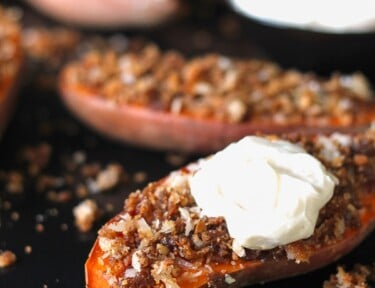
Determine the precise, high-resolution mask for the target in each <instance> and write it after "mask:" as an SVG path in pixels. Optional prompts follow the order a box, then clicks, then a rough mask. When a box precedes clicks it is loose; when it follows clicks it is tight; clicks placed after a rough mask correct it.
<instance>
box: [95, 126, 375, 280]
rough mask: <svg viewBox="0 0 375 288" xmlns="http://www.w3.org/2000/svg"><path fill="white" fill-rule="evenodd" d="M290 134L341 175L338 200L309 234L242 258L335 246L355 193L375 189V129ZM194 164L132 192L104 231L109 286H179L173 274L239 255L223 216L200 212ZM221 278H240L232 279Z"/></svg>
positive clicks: (303, 256) (299, 257)
mask: <svg viewBox="0 0 375 288" xmlns="http://www.w3.org/2000/svg"><path fill="white" fill-rule="evenodd" d="M288 137H289V138H288V140H290V141H292V142H295V143H297V144H299V145H301V146H303V147H304V148H305V149H306V150H307V151H308V152H309V153H311V154H313V155H314V156H316V157H317V158H318V159H319V160H320V161H322V162H323V163H324V165H325V166H326V167H327V168H328V169H329V170H330V171H331V172H332V173H333V174H334V175H335V176H336V177H337V178H338V179H339V184H338V186H337V187H336V189H335V192H334V196H333V198H332V199H331V200H330V201H329V203H328V204H327V205H326V206H325V207H324V208H323V209H321V211H320V214H319V218H318V222H317V225H316V228H315V231H314V234H313V235H312V236H311V237H309V238H308V239H304V240H300V241H296V242H294V243H290V244H287V245H285V246H280V247H277V248H274V249H271V250H266V251H263V250H262V251H258V250H250V249H244V256H243V257H241V258H242V260H243V261H246V260H259V261H263V260H267V259H273V260H276V259H280V260H283V259H290V260H292V261H295V262H297V263H299V262H306V261H309V258H310V255H311V254H312V253H313V252H314V250H315V249H318V248H319V247H321V246H322V245H331V244H335V243H337V241H340V240H341V239H343V237H344V234H345V232H346V231H348V230H350V229H352V228H353V229H354V228H358V226H359V225H360V221H361V220H360V213H361V212H360V211H361V203H360V202H359V198H358V196H359V194H360V193H373V191H368V189H367V187H368V185H369V184H370V183H371V182H372V181H374V180H375V179H374V176H373V168H372V167H373V165H374V163H375V149H374V148H375V134H374V132H373V131H368V133H367V134H366V135H365V136H353V137H350V139H346V138H345V137H346V136H345V135H342V134H334V135H332V136H329V137H328V136H316V138H315V139H311V138H307V137H302V136H295V135H294V136H288ZM321 137H325V138H321ZM322 139H324V140H322ZM327 149H328V150H334V151H336V155H337V157H327V153H326V150H327ZM358 155H360V157H359V158H360V161H358V159H357V158H358ZM365 155H366V156H365ZM363 157H367V158H366V160H364V159H363ZM337 158H339V159H340V161H339V162H337ZM194 167H195V166H194V165H190V166H188V167H187V168H184V169H182V170H179V171H177V172H173V173H171V174H170V175H169V176H168V177H167V178H165V179H163V180H161V181H159V182H155V183H151V184H149V185H148V186H147V187H146V188H144V189H143V190H142V191H140V190H139V191H136V192H134V193H132V194H130V196H129V197H128V199H127V200H126V201H125V204H124V211H123V212H122V213H120V214H119V215H117V216H116V217H115V218H113V219H112V220H111V221H109V222H108V223H107V224H106V225H105V226H103V227H102V229H100V231H99V237H98V241H99V242H98V243H99V247H100V249H101V250H102V252H103V256H102V257H101V258H100V259H101V261H103V263H104V261H109V262H107V263H111V264H110V265H107V266H106V267H107V270H106V272H105V275H106V276H105V277H107V279H109V280H108V281H109V282H110V283H111V287H140V286H145V287H146V286H152V287H178V285H177V282H176V279H182V278H184V277H192V275H191V274H189V273H190V271H191V273H197V272H199V271H197V270H194V269H197V267H210V265H215V264H218V263H231V262H232V261H239V260H241V259H240V257H239V256H238V255H237V254H236V253H234V251H233V249H234V247H232V242H233V239H232V238H231V237H230V235H229V234H228V231H227V227H226V223H225V219H224V218H223V217H206V216H204V215H201V214H200V209H199V208H198V207H197V206H196V204H195V202H194V199H193V197H192V195H191V193H190V190H189V186H188V181H187V177H189V175H190V174H191V173H193V171H194V169H196V168H194ZM207 269H208V268H207ZM121 271H125V272H124V273H123V272H121ZM216 277H217V275H216ZM223 277H224V276H223ZM216 280H217V279H216ZM222 280H223V281H225V282H226V283H233V282H234V281H236V279H235V278H232V277H228V276H226V277H225V279H224V278H223V279H222ZM210 281H211V280H210ZM212 281H215V280H214V279H212Z"/></svg>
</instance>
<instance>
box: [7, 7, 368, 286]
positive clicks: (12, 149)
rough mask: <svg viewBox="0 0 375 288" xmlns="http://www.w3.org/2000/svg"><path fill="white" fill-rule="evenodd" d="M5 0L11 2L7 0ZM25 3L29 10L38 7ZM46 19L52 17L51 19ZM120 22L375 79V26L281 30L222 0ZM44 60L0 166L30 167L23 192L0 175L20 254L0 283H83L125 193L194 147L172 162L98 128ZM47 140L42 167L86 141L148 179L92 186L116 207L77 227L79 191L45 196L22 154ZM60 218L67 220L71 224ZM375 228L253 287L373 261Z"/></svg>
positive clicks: (193, 49)
mask: <svg viewBox="0 0 375 288" xmlns="http://www.w3.org/2000/svg"><path fill="white" fill-rule="evenodd" d="M192 2H194V1H192ZM5 3H7V4H14V2H11V1H5ZM16 4H18V3H16ZM25 8H26V9H27V12H26V14H27V15H29V14H30V13H34V12H32V11H29V10H30V9H29V8H28V7H25ZM33 15H34V16H33V17H35V14H33ZM33 17H32V18H33ZM37 17H40V15H37ZM41 19H43V20H42V21H45V23H51V22H50V20H49V19H45V18H41ZM25 25H30V24H29V23H27V24H25ZM88 32H90V33H92V32H93V31H88ZM111 32H112V31H105V32H102V33H103V34H110V33H111ZM115 32H116V33H123V34H125V35H129V36H143V37H146V38H148V39H151V40H154V41H156V42H157V43H158V44H159V45H161V46H162V47H164V48H175V49H178V50H180V51H182V52H183V53H186V54H187V55H194V54H199V53H204V52H220V53H224V54H227V55H232V56H237V57H249V56H256V57H266V58H270V59H273V60H276V61H277V62H279V63H281V64H282V65H283V66H285V67H296V68H298V69H301V70H310V69H313V70H314V71H315V72H317V73H319V74H322V75H323V74H329V73H331V72H333V71H336V70H340V71H344V72H354V71H357V70H360V71H363V72H364V73H365V74H366V75H367V76H368V77H369V78H370V79H371V80H373V79H374V77H375V73H374V71H375V70H374V67H375V62H374V57H375V56H374V53H373V51H374V50H373V48H374V46H375V45H374V41H375V37H374V35H372V34H371V33H368V34H365V35H330V34H318V33H310V32H303V31H298V30H279V29H277V28H274V27H268V26H264V25H261V24H259V23H255V22H252V21H250V20H247V19H243V18H241V17H240V16H238V15H236V14H235V13H233V12H231V11H230V10H229V8H228V7H226V6H225V4H223V3H222V2H221V1H202V2H200V1H196V2H194V4H193V7H192V8H191V11H190V13H189V14H188V15H187V16H186V17H184V18H183V19H181V20H178V21H175V22H173V23H170V24H169V25H165V26H163V27H159V28H155V29H154V30H147V31H137V30H131V31H130V30H127V31H115ZM42 70H43V69H41V68H40V67H38V65H36V66H32V68H31V69H30V67H29V68H27V69H25V71H24V73H25V77H24V81H23V82H24V83H23V85H22V87H21V88H20V91H19V93H18V94H19V101H18V106H17V110H16V112H15V114H14V115H13V118H12V121H11V123H10V125H9V127H8V129H7V131H6V133H5V135H4V138H3V140H2V142H0V174H1V172H4V173H9V171H21V172H22V173H23V175H25V178H24V191H23V192H22V193H20V194H11V193H9V192H7V191H6V189H5V184H4V182H1V181H0V197H1V200H2V203H3V204H4V203H5V202H7V203H10V204H11V207H5V206H4V205H1V206H0V217H1V218H0V220H1V226H0V250H7V249H9V250H11V251H13V252H15V254H16V255H17V262H16V264H15V265H13V266H11V267H9V268H6V269H0V287H1V288H18V287H36V288H38V287H40V288H42V287H49V288H52V287H69V288H78V287H84V285H85V284H84V270H83V265H84V262H85V260H86V258H87V255H88V253H89V251H90V248H91V246H92V244H93V242H94V240H95V238H96V231H97V229H98V228H99V227H100V225H102V224H103V223H104V222H105V221H107V220H108V219H109V218H110V217H111V216H112V215H114V214H115V213H116V212H117V211H119V210H120V209H121V207H122V203H123V200H124V199H125V197H126V195H127V194H128V193H129V192H131V191H134V190H135V189H136V188H142V187H143V186H144V185H145V184H146V183H147V182H148V181H152V180H156V179H158V178H160V177H163V176H164V175H166V174H167V173H168V172H169V171H171V170H173V169H177V168H178V167H179V165H183V164H184V163H187V162H189V161H191V160H193V159H194V158H196V157H197V156H189V157H184V158H183V161H181V162H180V163H178V164H174V165H173V164H171V163H170V161H168V157H169V156H170V153H165V152H155V151H150V150H143V149H141V148H136V147H131V146H128V145H126V144H121V143H115V142H114V141H111V140H108V139H104V138H102V137H101V136H99V135H97V134H95V133H94V132H93V131H91V130H90V129H88V128H86V127H84V126H83V125H81V124H80V122H79V121H77V119H75V118H74V117H73V116H72V115H70V114H69V112H68V111H66V110H65V108H64V106H63V105H62V103H61V102H60V99H59V97H58V93H57V92H56V91H55V90H54V89H52V90H51V89H45V88H43V87H41V86H40V85H39V84H38V83H37V81H36V79H37V78H40V75H42V73H43V72H45V71H42ZM49 76H51V75H49ZM41 143H48V144H49V145H50V146H51V147H52V157H51V159H50V164H49V165H48V167H47V168H46V169H45V170H44V171H43V173H47V174H51V175H61V174H62V173H64V171H65V170H64V169H65V168H64V166H63V164H62V163H63V159H64V158H66V157H71V155H72V154H73V153H74V152H76V151H84V152H85V153H86V155H87V162H88V163H94V162H97V163H100V164H101V165H103V166H105V165H106V164H107V163H110V162H118V163H121V164H122V165H123V167H124V169H125V170H126V172H127V174H128V175H130V179H131V177H132V175H134V174H135V173H137V172H139V171H143V172H146V175H147V179H146V180H145V181H144V182H143V183H136V182H134V181H132V180H129V181H127V182H126V183H124V184H122V185H120V186H119V187H117V188H116V189H112V190H111V191H109V192H107V193H105V194H97V195H89V196H90V197H89V198H94V199H96V200H98V202H99V203H100V206H101V208H103V207H106V206H107V205H108V203H110V204H112V205H113V207H114V210H113V211H112V212H108V211H107V212H105V213H104V214H103V215H102V216H101V218H100V220H99V221H98V222H97V223H96V224H95V227H94V228H93V229H92V230H91V231H90V232H87V233H82V232H79V231H78V230H77V229H76V227H75V226H74V223H73V221H74V219H73V215H72V208H73V207H74V206H75V205H76V204H77V203H78V202H80V201H81V199H78V198H77V197H73V198H72V199H71V200H70V201H68V202H67V203H54V202H52V201H50V200H48V199H47V197H46V194H45V193H38V192H37V191H36V190H35V179H34V178H33V177H31V176H28V175H27V167H26V165H25V163H24V162H22V161H21V160H20V153H21V151H22V150H23V149H24V148H25V147H29V146H32V147H35V146H37V145H40V144H41ZM56 211H57V212H56ZM14 212H17V213H18V214H19V216H20V218H19V220H17V221H15V220H14V219H12V216H11V215H12V214H13V215H14ZM56 214H57V215H56ZM38 223H39V224H42V225H43V227H44V231H43V232H37V231H36V225H37V224H38ZM62 225H66V227H67V230H66V231H65V230H63V229H62V228H61V227H62ZM374 237H375V236H374V235H372V236H370V237H369V238H367V240H365V241H364V242H363V243H362V244H361V245H360V246H359V247H358V248H357V249H355V250H354V251H353V252H352V253H350V254H349V255H348V256H346V257H344V258H342V259H341V260H339V261H338V262H337V263H333V264H332V265H330V266H328V267H326V268H324V269H321V270H319V271H316V272H313V273H310V274H308V275H305V276H300V277H295V278H292V279H287V280H282V281H278V282H274V283H270V284H265V285H259V286H255V287H264V288H271V287H289V288H291V287H321V286H322V283H323V281H324V280H325V279H328V277H329V274H331V273H334V272H335V271H336V267H337V264H340V265H345V266H346V267H348V268H350V267H351V266H352V265H353V264H354V263H359V262H361V263H364V264H368V263H372V262H373V261H374V256H375V254H374V253H375V252H374V244H373V242H374V240H375V238H374ZM28 245H29V246H31V247H32V252H31V253H30V254H27V253H25V251H24V249H25V246H28ZM44 285H46V286H44Z"/></svg>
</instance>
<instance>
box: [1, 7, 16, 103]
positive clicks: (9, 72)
mask: <svg viewBox="0 0 375 288" xmlns="http://www.w3.org/2000/svg"><path fill="white" fill-rule="evenodd" d="M18 12H19V11H18V10H16V9H5V8H2V7H1V6H0V91H1V90H2V89H4V88H6V87H7V85H8V83H9V81H10V79H12V78H13V77H14V75H15V74H16V72H17V69H18V68H19V64H20V53H21V51H20V27H19V25H18V20H19V13H18ZM1 96H2V93H0V100H1Z"/></svg>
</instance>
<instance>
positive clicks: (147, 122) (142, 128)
mask: <svg viewBox="0 0 375 288" xmlns="http://www.w3.org/2000/svg"><path fill="white" fill-rule="evenodd" d="M68 69H69V67H68V68H66V69H65V70H64V71H62V73H61V74H60V80H59V89H60V94H61V96H62V99H63V101H64V102H65V104H66V106H67V107H68V108H69V110H70V111H72V113H73V114H75V115H76V116H77V117H78V118H79V119H80V120H82V121H83V122H84V123H86V124H87V125H88V126H90V127H92V128H93V129H95V130H96V131H98V132H100V133H101V134H103V135H106V136H108V137H110V138H113V139H117V140H120V141H123V142H125V143H130V144H132V145H137V146H141V147H146V148H152V149H156V150H172V151H173V150H174V151H180V152H186V153H211V152H215V151H217V150H220V149H222V148H224V147H225V146H227V145H228V144H230V143H231V142H234V141H237V140H239V139H241V138H242V137H244V136H246V135H250V134H255V133H258V132H260V133H266V134H282V133H287V132H293V133H306V134H310V133H316V132H317V131H319V132H320V133H330V132H333V131H345V132H349V131H352V130H358V129H361V128H362V127H363V126H367V125H368V124H369V123H371V122H372V119H375V104H370V105H366V106H365V105H363V106H364V107H361V109H360V110H361V111H360V113H356V116H355V117H356V118H355V119H354V125H353V123H352V124H351V125H350V126H349V125H348V126H342V125H341V124H340V123H339V121H338V120H337V119H324V118H323V119H321V120H319V122H318V121H315V122H314V121H313V122H311V121H310V122H311V123H310V122H305V123H300V122H296V123H288V124H277V123H272V122H271V120H267V121H265V120H253V121H248V122H242V123H228V122H221V121H217V120H216V121H215V120H214V119H207V118H194V117H192V116H190V115H184V114H179V115H175V114H172V113H169V112H165V111H156V110H152V109H148V108H147V107H141V106H135V105H124V104H123V105H117V104H114V103H111V102H109V101H106V100H105V99H103V98H101V97H98V95H95V92H94V91H89V90H88V89H87V88H85V87H82V86H75V87H71V85H69V84H68V82H69V81H67V79H66V77H67V74H68V73H69V71H68ZM327 121H328V123H329V124H328V125H327Z"/></svg>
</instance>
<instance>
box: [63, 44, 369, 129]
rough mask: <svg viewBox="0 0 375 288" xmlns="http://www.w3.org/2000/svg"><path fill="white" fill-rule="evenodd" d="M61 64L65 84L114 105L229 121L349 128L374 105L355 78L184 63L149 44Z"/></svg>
mask: <svg viewBox="0 0 375 288" xmlns="http://www.w3.org/2000/svg"><path fill="white" fill-rule="evenodd" d="M68 67H69V69H68V73H67V77H66V81H67V83H68V84H72V85H81V86H83V87H85V88H86V89H89V90H90V91H92V92H94V93H93V94H94V95H96V96H95V97H101V98H103V99H105V100H107V101H110V102H113V103H115V104H118V105H121V104H132V105H141V106H143V105H145V106H148V107H150V108H151V109H155V110H160V111H167V112H170V113H173V114H186V115H190V116H193V117H197V118H214V119H216V120H219V121H225V122H230V123H240V122H245V121H249V120H251V119H259V120H269V119H273V121H275V122H276V123H280V124H283V123H295V122H298V121H302V120H303V121H310V120H314V121H318V120H319V123H323V124H324V122H327V121H328V119H331V117H333V118H335V119H336V118H337V121H338V122H339V123H340V124H342V125H349V124H351V123H353V121H354V118H355V115H356V109H357V108H356V107H358V105H360V103H363V102H366V101H372V100H373V99H372V91H371V89H370V87H369V84H368V81H367V80H366V78H365V77H364V76H363V75H362V74H359V73H357V74H353V75H341V74H334V75H332V76H331V77H329V78H320V77H318V76H316V75H314V74H312V73H301V72H298V71H296V70H284V69H282V68H281V67H279V66H278V65H276V64H275V63H272V62H267V61H263V60H256V59H235V58H229V57H226V56H223V55H219V54H207V55H204V56H200V57H195V58H191V59H187V58H185V57H184V56H182V55H181V54H179V53H178V52H176V51H166V52H163V51H161V50H160V49H159V48H158V47H157V46H155V45H154V44H148V45H144V47H143V48H137V49H130V48H129V49H128V50H127V51H126V52H123V53H116V52H114V51H112V50H110V49H105V50H104V51H99V50H91V51H89V52H88V53H86V54H85V55H83V57H81V58H80V59H79V60H77V61H75V62H72V63H71V64H69V65H68Z"/></svg>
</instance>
